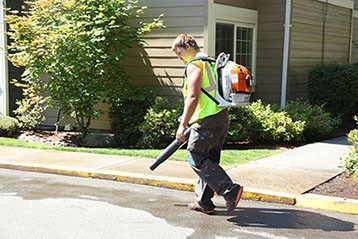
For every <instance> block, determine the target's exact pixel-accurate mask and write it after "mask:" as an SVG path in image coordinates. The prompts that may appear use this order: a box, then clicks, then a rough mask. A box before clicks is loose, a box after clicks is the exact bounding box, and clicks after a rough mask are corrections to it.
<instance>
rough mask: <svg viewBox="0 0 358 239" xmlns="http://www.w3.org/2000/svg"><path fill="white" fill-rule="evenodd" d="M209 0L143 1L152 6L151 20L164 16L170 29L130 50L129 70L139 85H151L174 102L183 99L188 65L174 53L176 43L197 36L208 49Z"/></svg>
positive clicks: (148, 15) (199, 41) (147, 38)
mask: <svg viewBox="0 0 358 239" xmlns="http://www.w3.org/2000/svg"><path fill="white" fill-rule="evenodd" d="M205 2H206V1H205V0H194V1H193V0H180V1H176V0H156V1H149V0H142V1H140V4H141V5H144V6H148V9H147V10H146V11H145V14H144V17H145V19H147V20H150V19H153V18H157V17H158V16H159V15H160V14H163V17H162V20H163V21H164V25H165V26H166V28H164V29H156V30H154V31H152V32H151V33H150V34H148V35H147V36H145V41H146V44H145V45H144V46H143V48H140V49H131V50H129V51H128V59H127V60H126V61H125V69H126V71H127V73H128V74H129V76H130V79H131V82H132V83H133V84H135V85H141V86H143V85H144V86H149V87H150V88H152V89H155V90H156V91H157V93H158V94H160V95H162V96H166V97H168V98H170V99H172V98H176V99H180V98H181V92H180V90H179V88H180V86H181V84H182V78H183V70H184V64H183V63H182V62H181V61H179V60H178V58H177V57H176V56H175V54H174V53H173V52H172V50H171V45H172V42H173V40H174V39H175V38H176V37H177V36H178V35H179V34H181V33H189V34H191V35H193V36H194V37H195V38H196V39H197V41H198V44H199V46H200V47H201V48H203V47H204V26H205V25H206V15H207V13H206V12H207V8H206V7H205V4H206V3H205Z"/></svg>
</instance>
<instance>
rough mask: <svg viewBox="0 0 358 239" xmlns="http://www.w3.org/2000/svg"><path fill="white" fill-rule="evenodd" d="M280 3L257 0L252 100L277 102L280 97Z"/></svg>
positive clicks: (282, 6) (282, 7) (282, 5)
mask: <svg viewBox="0 0 358 239" xmlns="http://www.w3.org/2000/svg"><path fill="white" fill-rule="evenodd" d="M285 2H286V1H284V0H272V1H265V0H257V1H256V4H257V9H258V22H259V23H258V37H257V39H258V42H257V65H256V69H257V70H256V76H255V78H256V83H257V87H256V92H255V98H261V99H262V100H264V101H266V102H270V103H278V102H279V101H280V97H281V78H282V53H283V40H284V20H285Z"/></svg>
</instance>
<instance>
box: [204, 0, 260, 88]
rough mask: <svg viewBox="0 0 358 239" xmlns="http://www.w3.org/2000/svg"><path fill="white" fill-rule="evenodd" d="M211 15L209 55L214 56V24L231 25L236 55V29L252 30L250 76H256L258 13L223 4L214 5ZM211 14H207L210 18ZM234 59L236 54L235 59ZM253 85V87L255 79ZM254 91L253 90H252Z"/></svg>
mask: <svg viewBox="0 0 358 239" xmlns="http://www.w3.org/2000/svg"><path fill="white" fill-rule="evenodd" d="M211 13H212V15H213V16H214V19H213V20H212V21H209V22H211V23H209V25H211V30H212V31H211V34H209V36H211V37H213V40H212V41H211V43H212V44H210V45H211V46H212V47H210V48H211V51H210V52H209V53H211V54H215V52H216V49H215V48H216V24H217V23H223V24H233V25H234V29H235V34H234V35H235V36H234V38H235V39H234V52H235V53H236V37H237V33H236V30H237V27H245V28H252V29H253V36H252V38H253V39H252V41H253V42H252V62H251V67H252V69H251V74H252V75H253V76H255V75H256V48H257V26H258V11H257V10H251V9H246V8H240V7H233V6H227V5H223V4H217V3H214V6H213V9H212V12H211ZM210 15H211V14H209V16H210ZM234 59H236V54H235V58H234ZM253 79H254V85H255V77H254V78H253ZM253 90H255V89H253Z"/></svg>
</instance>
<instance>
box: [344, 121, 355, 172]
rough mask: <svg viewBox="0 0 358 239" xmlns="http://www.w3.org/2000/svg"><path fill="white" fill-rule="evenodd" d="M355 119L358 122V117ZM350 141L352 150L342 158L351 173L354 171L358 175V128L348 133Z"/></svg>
mask: <svg viewBox="0 0 358 239" xmlns="http://www.w3.org/2000/svg"><path fill="white" fill-rule="evenodd" d="M354 119H355V120H356V121H357V124H358V117H357V116H355V117H354ZM348 142H349V143H351V144H352V147H351V149H352V152H350V154H349V155H348V156H347V157H346V158H344V159H343V160H342V167H343V168H344V169H345V170H346V171H348V172H349V173H354V174H355V175H356V176H358V129H353V130H351V131H350V132H349V134H348Z"/></svg>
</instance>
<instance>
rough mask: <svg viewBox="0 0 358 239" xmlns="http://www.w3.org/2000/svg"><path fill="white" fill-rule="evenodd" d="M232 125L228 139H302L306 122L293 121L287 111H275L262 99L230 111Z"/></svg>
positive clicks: (273, 140) (285, 140) (278, 140)
mask: <svg viewBox="0 0 358 239" xmlns="http://www.w3.org/2000/svg"><path fill="white" fill-rule="evenodd" d="M230 116H231V126H230V129H229V132H228V138H227V141H231V142H235V141H241V140H243V139H245V140H250V141H253V142H294V141H302V132H303V129H304V122H301V121H293V120H292V119H291V118H290V117H289V116H288V115H287V114H286V112H275V111H274V110H273V109H271V106H270V105H266V106H265V105H264V104H263V103H262V102H261V100H258V101H257V102H253V103H251V104H250V105H248V106H245V107H242V108H239V109H234V110H232V111H231V113H230Z"/></svg>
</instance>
